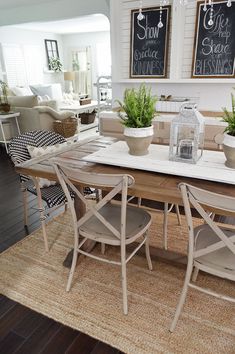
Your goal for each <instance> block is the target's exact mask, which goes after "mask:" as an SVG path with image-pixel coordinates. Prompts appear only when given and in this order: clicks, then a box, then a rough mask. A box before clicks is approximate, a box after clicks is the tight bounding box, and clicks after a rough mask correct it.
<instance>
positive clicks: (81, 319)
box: [0, 213, 235, 354]
mask: <svg viewBox="0 0 235 354" xmlns="http://www.w3.org/2000/svg"><path fill="white" fill-rule="evenodd" d="M161 230H162V215H161V214H158V213H155V214H154V221H153V225H152V229H151V243H154V244H155V245H161V242H162V241H161V237H162V233H161ZM47 232H48V236H49V240H50V245H51V250H50V253H49V254H46V253H45V251H44V246H43V242H42V234H41V231H40V230H38V231H37V232H34V233H33V234H32V235H30V236H28V237H27V238H26V239H24V240H23V241H21V242H19V243H17V244H16V245H14V246H13V247H11V248H10V249H8V250H7V251H5V252H4V253H3V254H2V255H1V256H0V276H1V283H0V292H1V293H2V294H3V295H5V296H7V297H9V298H10V299H13V300H15V301H17V302H19V303H21V304H23V305H25V306H27V307H29V308H31V309H33V310H35V311H37V312H39V313H42V314H44V315H46V316H48V317H50V318H53V319H54V320H56V321H59V322H61V323H63V324H65V325H67V326H70V327H72V328H75V329H77V330H79V331H82V332H84V333H86V334H88V335H90V336H92V337H95V338H97V339H99V340H101V341H104V342H106V343H108V344H110V345H112V346H114V347H116V348H118V349H120V350H122V351H123V352H125V353H130V354H158V353H164V354H166V353H169V354H170V353H187V354H189V353H200V354H202V353H213V354H217V353H218V354H222V353H226V354H234V353H235V309H234V305H232V304H231V303H229V302H226V301H223V300H220V299H215V298H214V297H212V296H209V295H205V294H202V293H199V292H198V291H195V290H189V293H188V296H187V302H186V304H185V306H184V310H183V313H182V315H181V317H180V320H179V322H178V325H177V327H176V330H175V332H174V333H173V334H171V333H170V332H169V331H168V328H169V325H170V323H171V321H172V318H173V315H174V312H175V308H176V305H177V302H178V299H179V295H180V292H181V289H182V285H183V279H184V275H185V270H184V269H182V268H180V267H176V266H173V265H169V264H167V263H163V262H160V261H159V260H158V259H156V260H154V262H153V267H154V270H153V271H152V272H150V271H148V269H147V264H146V261H145V258H144V257H143V256H141V255H136V256H135V257H134V258H133V260H132V261H131V262H130V263H128V274H127V278H128V292H129V293H128V302H129V313H128V315H127V316H124V315H123V313H122V293H121V283H120V268H119V267H117V266H114V265H109V264H105V263H104V264H103V263H101V262H97V261H95V260H92V259H90V258H82V260H81V262H80V264H79V265H78V267H77V271H76V274H75V277H74V280H73V284H72V289H71V291H70V292H69V293H66V291H65V285H66V282H67V277H68V269H66V268H64V267H63V266H62V263H63V260H64V258H65V256H66V255H67V253H68V250H69V249H71V248H72V245H73V233H72V228H71V221H70V215H69V213H67V214H63V215H62V216H61V215H60V216H59V217H57V218H56V219H54V220H53V221H52V222H50V224H49V225H48V227H47ZM168 234H169V239H170V240H169V244H170V248H171V249H174V250H180V251H181V252H182V251H186V248H187V229H186V225H185V221H183V226H182V227H179V226H177V220H176V217H175V215H170V217H169V228H168ZM94 252H97V253H98V252H99V249H98V248H97V249H95V250H94ZM107 256H114V257H116V258H117V257H118V253H117V250H116V249H115V248H108V249H107ZM198 283H199V284H203V285H204V286H207V287H209V288H211V289H214V290H218V291H221V292H223V293H226V294H228V295H230V296H235V289H234V284H232V283H231V282H229V281H225V280H222V279H218V278H216V277H211V276H208V275H207V276H206V275H203V274H199V278H198Z"/></svg>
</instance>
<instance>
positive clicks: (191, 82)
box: [110, 0, 235, 111]
mask: <svg viewBox="0 0 235 354" xmlns="http://www.w3.org/2000/svg"><path fill="white" fill-rule="evenodd" d="M179 2H180V1H179V0H171V22H170V26H171V28H170V43H169V51H168V58H169V59H168V60H169V62H168V77H169V78H168V79H133V78H132V79H130V78H129V61H130V26H131V10H132V9H137V8H139V1H138V0H110V3H111V17H110V24H111V46H112V78H113V85H112V87H113V98H114V101H115V99H117V98H118V99H122V98H123V92H124V90H125V89H126V88H130V87H138V86H139V84H140V83H141V82H146V83H147V84H148V85H149V86H150V87H151V88H152V92H153V94H157V95H158V96H160V95H161V94H164V95H172V96H182V97H198V98H199V109H201V110H211V111H220V110H221V107H231V95H230V94H231V92H232V90H233V87H234V86H235V80H234V79H203V78H202V79H191V70H192V57H193V45H194V32H195V21H196V3H197V0H188V4H187V6H179ZM234 2H235V0H234ZM151 6H159V0H155V1H154V0H143V8H145V7H151ZM169 65H170V67H169ZM169 73H170V75H169ZM114 105H115V104H114Z"/></svg>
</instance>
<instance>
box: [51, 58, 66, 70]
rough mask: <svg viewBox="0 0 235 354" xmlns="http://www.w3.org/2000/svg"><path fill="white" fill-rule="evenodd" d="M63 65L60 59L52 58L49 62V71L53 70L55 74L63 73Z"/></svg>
mask: <svg viewBox="0 0 235 354" xmlns="http://www.w3.org/2000/svg"><path fill="white" fill-rule="evenodd" d="M62 66H63V65H62V63H61V61H60V58H54V57H52V58H50V60H49V69H50V70H53V71H54V72H56V73H58V72H61V71H62Z"/></svg>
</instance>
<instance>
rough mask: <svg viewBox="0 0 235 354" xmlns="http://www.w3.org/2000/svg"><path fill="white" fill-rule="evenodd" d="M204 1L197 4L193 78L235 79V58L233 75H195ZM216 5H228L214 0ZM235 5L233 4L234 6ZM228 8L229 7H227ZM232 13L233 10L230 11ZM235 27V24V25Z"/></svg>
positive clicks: (223, 0) (225, 2) (221, 0)
mask: <svg viewBox="0 0 235 354" xmlns="http://www.w3.org/2000/svg"><path fill="white" fill-rule="evenodd" d="M204 3H205V2H204V1H199V2H197V13H196V23H195V36H194V46H193V61H192V72H191V78H193V79H205V78H207V79H218V78H221V79H222V78H228V79H229V78H234V77H235V57H234V59H233V74H224V75H218V74H217V75H211V74H208V75H205V74H204V75H200V74H196V73H195V63H196V57H197V50H198V37H199V23H200V18H201V16H202V15H203V14H204V11H203V5H204ZM213 3H214V4H216V3H224V4H227V0H217V1H216V0H214V2H213ZM234 5H235V4H234V3H233V6H234ZM226 6H227V5H226ZM230 11H231V10H230ZM234 25H235V24H234Z"/></svg>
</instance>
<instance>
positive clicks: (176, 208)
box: [175, 204, 181, 226]
mask: <svg viewBox="0 0 235 354" xmlns="http://www.w3.org/2000/svg"><path fill="white" fill-rule="evenodd" d="M175 210H176V215H177V219H178V225H179V226H180V225H181V215H180V209H179V205H178V204H175Z"/></svg>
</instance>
